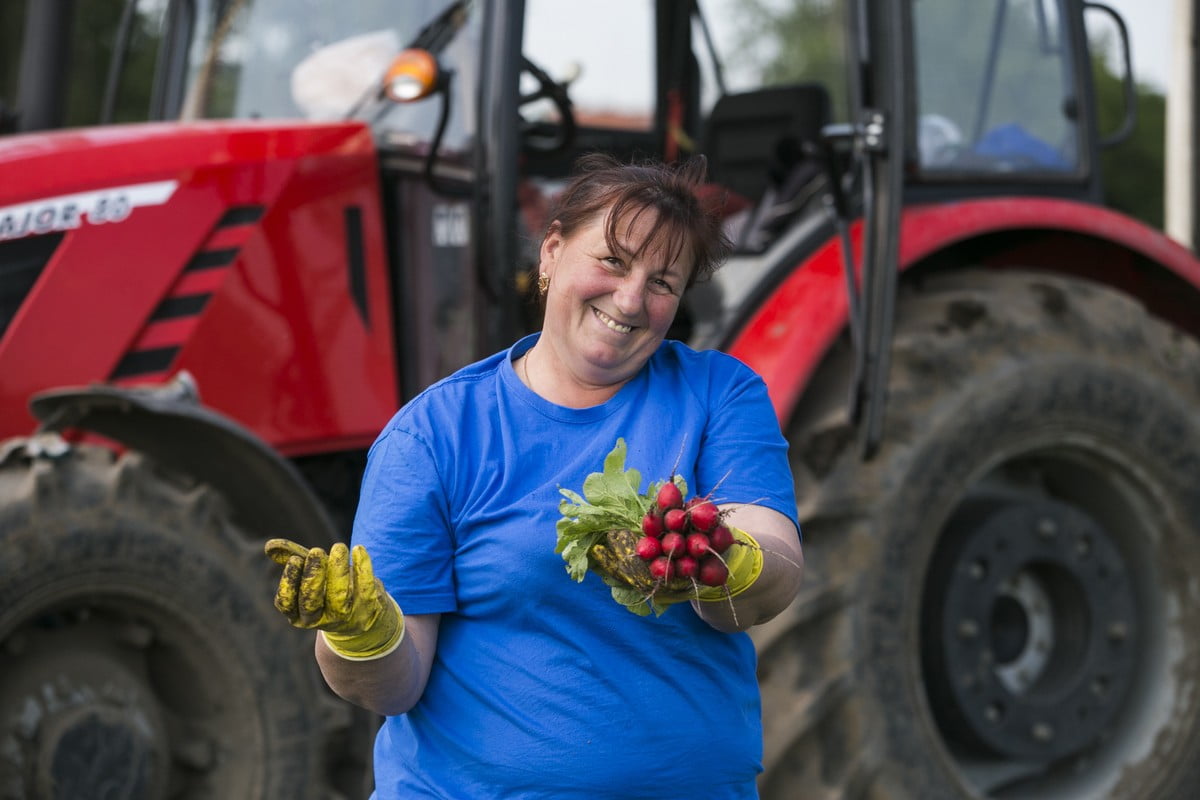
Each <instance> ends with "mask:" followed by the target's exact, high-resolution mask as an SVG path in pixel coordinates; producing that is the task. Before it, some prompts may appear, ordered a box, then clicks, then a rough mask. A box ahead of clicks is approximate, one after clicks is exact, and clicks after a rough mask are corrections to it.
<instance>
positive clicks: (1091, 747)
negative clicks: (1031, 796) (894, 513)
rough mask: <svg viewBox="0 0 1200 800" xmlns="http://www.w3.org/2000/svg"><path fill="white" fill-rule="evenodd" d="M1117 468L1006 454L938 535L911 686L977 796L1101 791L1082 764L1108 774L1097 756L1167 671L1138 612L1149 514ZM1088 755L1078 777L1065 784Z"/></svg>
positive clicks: (1143, 496)
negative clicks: (919, 678)
mask: <svg viewBox="0 0 1200 800" xmlns="http://www.w3.org/2000/svg"><path fill="white" fill-rule="evenodd" d="M1119 455H1120V454H1119V453H1117V454H1113V457H1112V458H1110V457H1109V456H1108V455H1107V454H1105V453H1102V452H1101V448H1099V446H1097V449H1090V448H1089V449H1087V450H1084V449H1078V448H1076V449H1071V450H1064V449H1061V448H1060V449H1056V450H1054V451H1041V452H1037V453H1033V454H1030V451H1026V454H1024V455H1020V456H1014V455H1012V454H1010V458H1009V459H1008V460H1007V461H1006V462H1005V463H1004V464H1003V465H1002V466H1000V467H997V468H995V469H993V470H992V471H991V472H990V473H989V474H988V475H986V476H985V477H984V478H983V479H982V480H981V481H979V482H977V483H976V484H975V488H974V489H973V490H972V491H971V492H970V493H969V494H968V495H966V496H965V497H964V499H963V501H962V503H961V504H960V505H959V506H958V508H957V509H956V510H955V512H954V513H953V514H952V515H951V517H950V520H949V522H948V523H947V524H946V525H945V526H944V528H943V530H942V533H941V536H940V538H939V542H938V545H937V551H936V554H935V557H934V559H933V560H932V561H931V564H930V570H929V572H928V573H927V575H926V578H925V584H924V592H923V604H922V623H921V661H922V674H923V680H924V688H925V692H926V697H927V699H928V702H929V707H930V709H931V711H932V718H933V721H934V723H935V724H936V728H937V731H938V733H939V735H940V737H941V740H942V744H943V745H944V747H945V749H946V752H947V753H948V754H949V756H950V758H951V760H952V761H953V763H954V764H955V766H956V767H957V771H958V772H959V775H960V776H961V777H962V779H963V780H964V781H965V783H966V784H967V785H969V786H970V787H971V788H972V789H973V790H975V791H977V792H980V793H985V794H991V795H994V796H1004V794H1005V792H1006V791H1030V790H1032V789H1037V790H1039V791H1043V792H1045V793H1046V795H1047V796H1048V797H1050V796H1062V797H1067V796H1072V794H1071V793H1072V792H1078V791H1080V790H1081V788H1082V786H1083V784H1084V783H1085V782H1089V781H1090V782H1091V785H1092V786H1097V785H1099V784H1100V783H1102V782H1104V781H1107V780H1110V779H1113V777H1114V776H1111V775H1102V774H1100V773H1101V772H1103V771H1102V770H1095V769H1094V767H1095V763H1096V762H1099V763H1109V764H1119V763H1121V761H1122V759H1119V758H1118V759H1111V758H1108V757H1107V756H1108V755H1109V754H1112V753H1114V752H1115V753H1120V752H1123V751H1128V750H1130V749H1131V748H1132V747H1133V745H1132V744H1131V743H1130V741H1129V740H1130V738H1131V736H1132V734H1131V732H1132V731H1135V730H1137V729H1139V728H1143V729H1144V726H1145V724H1146V722H1147V719H1148V716H1147V715H1149V714H1152V713H1157V712H1153V711H1151V710H1141V711H1139V710H1137V708H1136V707H1137V706H1139V704H1141V703H1143V702H1144V701H1145V700H1146V699H1147V698H1148V697H1149V696H1151V695H1153V694H1155V693H1156V692H1158V691H1161V690H1159V689H1155V688H1151V686H1150V685H1151V684H1153V682H1154V680H1155V678H1154V676H1155V675H1157V676H1158V677H1159V678H1160V679H1161V677H1162V676H1163V674H1164V673H1165V672H1166V670H1167V667H1166V663H1167V660H1168V659H1167V656H1166V654H1165V653H1164V651H1163V649H1162V647H1161V646H1160V645H1161V640H1162V638H1163V637H1162V623H1161V621H1157V620H1156V613H1157V612H1156V611H1155V609H1154V608H1153V601H1152V600H1151V598H1153V597H1156V596H1157V592H1156V589H1155V588H1154V584H1155V581H1156V568H1155V567H1154V552H1153V549H1154V545H1153V544H1152V542H1153V541H1154V539H1155V535H1154V533H1153V530H1152V528H1153V523H1151V522H1148V521H1146V520H1147V518H1150V517H1152V516H1153V515H1147V514H1142V513H1139V508H1142V509H1144V508H1145V507H1146V506H1147V504H1148V503H1149V501H1150V499H1151V497H1150V495H1151V492H1150V491H1149V490H1146V489H1144V488H1141V487H1142V486H1143V485H1144V484H1141V483H1140V482H1139V481H1137V480H1136V479H1134V477H1133V476H1132V474H1131V473H1130V472H1129V471H1128V470H1127V469H1122V468H1120V467H1118V466H1117V464H1118V463H1119V462H1118V461H1117V460H1116V459H1117V457H1118V456H1119ZM1031 475H1035V476H1037V478H1036V480H1033V481H1031V480H1030V476H1031ZM1097 487H1102V488H1097ZM1099 520H1104V521H1105V523H1106V524H1101V523H1100V522H1099ZM1160 619H1161V616H1159V617H1158V620H1160ZM1150 705H1153V704H1150ZM1101 751H1103V752H1104V753H1105V754H1106V756H1105V758H1103V759H1102V758H1100V757H1099V756H1098V754H1099V753H1100V752H1101ZM1089 758H1094V759H1095V761H1093V770H1092V772H1091V773H1090V777H1089V778H1086V779H1085V778H1080V777H1071V773H1073V772H1077V771H1078V770H1077V769H1076V768H1077V767H1078V766H1080V765H1082V764H1083V763H1084V762H1086V761H1087V760H1088V759H1089ZM1075 796H1078V795H1077V794H1076V795H1075Z"/></svg>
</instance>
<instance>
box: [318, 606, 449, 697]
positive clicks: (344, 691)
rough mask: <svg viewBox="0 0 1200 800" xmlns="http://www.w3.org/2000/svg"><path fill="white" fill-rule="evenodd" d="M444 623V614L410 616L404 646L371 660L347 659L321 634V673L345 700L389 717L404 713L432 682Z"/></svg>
mask: <svg viewBox="0 0 1200 800" xmlns="http://www.w3.org/2000/svg"><path fill="white" fill-rule="evenodd" d="M440 620H441V615H440V614H413V615H411V616H410V615H407V614H406V615H405V616H404V638H403V639H401V641H400V645H399V646H398V647H397V648H396V649H395V650H393V651H392V652H391V653H389V654H387V655H386V656H384V657H383V658H378V659H374V660H371V661H355V660H352V659H348V658H343V657H342V656H340V655H338V654H337V653H335V652H334V651H333V650H331V649H330V648H329V646H328V645H327V644H326V643H325V637H324V636H320V635H318V636H317V642H316V656H317V664H318V666H319V667H320V668H321V674H322V675H323V676H324V677H325V681H326V683H328V684H329V688H330V689H332V690H333V691H334V694H336V695H337V696H338V697H341V698H342V699H343V700H346V701H348V702H350V703H353V704H354V705H356V706H361V707H362V708H365V709H367V710H368V711H372V712H374V713H376V714H379V715H381V716H385V717H390V716H395V715H397V714H403V713H404V712H406V711H408V710H409V709H411V708H412V707H413V706H414V705H416V704H417V701H418V700H419V699H421V695H422V694H423V693H424V691H425V684H426V683H428V682H429V670H430V668H431V667H432V666H433V655H434V652H435V651H436V650H437V635H438V623H439V622H440Z"/></svg>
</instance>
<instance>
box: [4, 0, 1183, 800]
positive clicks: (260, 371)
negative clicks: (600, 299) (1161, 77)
mask: <svg viewBox="0 0 1200 800" xmlns="http://www.w3.org/2000/svg"><path fill="white" fill-rule="evenodd" d="M105 5H106V4H99V3H88V4H74V3H71V2H63V1H61V0H60V2H55V3H46V2H33V0H30V1H29V2H27V3H25V4H21V3H16V4H7V5H6V7H5V10H4V13H5V14H8V15H10V16H9V17H8V18H6V19H5V23H6V24H5V25H3V26H0V28H3V30H4V31H5V34H4V35H5V36H6V37H12V36H14V35H15V33H14V32H23V35H24V42H25V45H24V48H23V49H20V48H18V49H16V50H14V49H12V48H6V52H8V53H10V54H11V53H15V52H20V53H21V55H20V59H19V65H20V68H21V71H20V74H19V80H8V79H7V77H6V76H7V74H10V73H6V74H0V94H4V97H3V98H2V99H3V105H2V107H0V111H2V113H0V125H5V126H7V129H8V131H9V132H10V133H12V135H8V136H5V137H4V138H0V440H3V443H2V444H0V553H2V554H3V555H2V556H0V674H3V676H4V680H3V682H2V684H0V797H5V798H7V797H68V796H79V794H80V793H81V792H86V791H96V792H98V791H100V790H99V789H96V788H95V787H101V786H102V787H105V789H104V791H105V792H108V793H109V794H113V795H119V796H123V797H146V798H149V797H187V798H190V797H236V798H250V797H262V798H289V799H290V798H317V797H326V796H330V795H331V794H333V793H341V794H342V795H344V796H349V797H359V796H362V795H364V794H365V793H366V791H367V790H368V788H369V783H370V775H369V769H368V761H369V753H370V738H371V736H372V734H373V731H374V727H375V724H376V722H377V721H376V720H375V719H373V718H371V717H370V716H369V715H366V714H364V713H362V712H359V711H357V710H355V709H353V708H352V707H350V706H348V705H346V704H345V703H342V702H341V701H339V700H337V699H336V698H334V697H333V696H332V695H331V694H330V693H329V692H328V690H327V689H326V688H325V687H324V685H323V684H322V682H321V680H320V677H319V675H318V673H317V672H316V670H315V665H314V663H313V659H312V656H311V641H310V639H309V638H308V637H307V636H305V635H303V634H301V633H300V632H297V631H294V630H291V629H289V628H288V626H286V625H285V624H282V622H281V620H280V619H279V618H278V616H277V613H276V612H275V611H274V609H273V608H272V607H271V596H272V591H273V589H272V578H273V569H272V565H271V564H270V562H269V561H267V559H265V558H264V557H263V556H262V549H261V547H262V542H263V541H264V540H265V539H267V538H269V537H272V536H278V535H285V536H288V537H290V538H293V539H296V540H299V541H302V542H305V543H307V544H312V545H318V544H326V545H327V544H329V543H331V542H333V541H336V540H338V539H344V538H345V537H346V536H347V533H348V529H349V527H348V526H349V520H350V519H351V517H352V515H353V512H354V508H355V503H356V495H357V489H358V481H359V477H360V474H361V469H362V466H363V462H364V453H365V448H366V447H367V446H368V445H369V444H370V442H371V441H372V440H373V438H374V436H375V435H376V433H377V431H378V430H379V429H380V427H381V426H382V425H383V424H384V422H385V421H386V420H387V418H388V417H389V416H390V415H391V413H392V412H393V411H394V410H395V409H396V408H397V406H398V405H399V404H401V403H403V402H404V401H405V400H406V399H407V398H410V397H412V396H413V395H414V394H416V393H417V392H419V391H420V390H421V389H422V388H423V387H425V386H427V385H429V384H430V383H431V382H432V381H434V380H436V379H438V378H440V377H441V376H444V375H446V374H447V373H449V372H450V371H451V370H453V369H455V368H457V367H459V366H461V365H464V364H466V363H469V362H471V361H473V360H475V359H477V358H480V357H482V356H484V355H486V354H489V353H492V352H495V351H496V350H499V349H501V348H502V347H504V346H505V345H507V344H508V343H509V342H511V341H512V340H513V339H514V338H515V337H517V336H518V335H520V334H522V333H523V332H526V331H528V330H530V329H532V328H533V327H535V326H536V324H537V319H536V313H535V311H534V309H535V306H534V305H533V304H531V303H530V301H529V293H528V291H527V285H526V284H527V278H526V277H525V276H526V275H527V273H528V269H529V267H531V266H532V265H533V261H532V253H533V250H532V249H531V244H530V243H531V242H536V238H537V235H538V233H539V231H540V226H541V225H542V224H544V222H545V221H546V220H545V219H544V208H545V201H546V199H547V198H549V197H551V196H552V195H553V192H554V191H555V188H556V187H557V186H558V185H559V184H560V182H561V181H562V179H563V177H564V176H565V175H566V174H567V173H568V171H569V169H570V166H571V164H572V163H573V160H574V158H575V157H576V156H577V155H578V154H580V153H583V152H586V151H592V150H605V151H608V152H611V153H614V154H616V155H618V156H621V157H624V158H635V157H639V156H655V157H660V158H665V159H673V158H677V157H679V156H681V155H683V154H686V153H692V152H699V153H704V154H705V155H706V156H707V158H708V162H709V167H710V176H711V180H712V187H711V188H712V190H713V191H714V192H717V193H719V194H720V196H722V197H724V198H725V210H726V212H727V218H726V222H727V225H728V229H729V232H730V235H731V237H732V238H734V240H735V241H736V243H737V252H736V254H735V255H734V257H733V258H732V259H731V260H730V262H729V263H728V265H727V266H726V267H724V268H723V269H722V270H721V271H720V272H719V273H718V275H717V277H716V278H715V279H714V280H713V281H711V282H709V283H706V284H703V285H701V286H697V287H696V288H695V290H694V291H693V292H691V294H690V296H689V297H688V299H687V305H686V309H685V310H684V312H683V313H682V314H681V319H680V320H679V323H678V325H677V329H676V330H675V331H674V332H673V335H674V336H676V337H678V338H683V339H686V340H688V341H689V342H691V343H693V344H694V345H695V346H697V347H714V348H721V349H725V350H728V351H729V352H731V353H733V354H734V355H736V356H738V357H739V358H741V359H743V360H744V361H746V362H747V363H748V364H750V365H751V366H753V367H754V368H755V369H756V370H757V371H758V372H759V373H760V374H762V375H763V377H764V378H765V380H766V381H767V384H768V386H769V388H770V392H771V396H772V398H773V401H774V403H775V407H776V409H777V411H778V414H779V419H780V421H781V423H782V424H783V426H784V428H785V430H786V432H787V434H788V436H789V440H790V442H791V444H792V458H793V469H794V473H795V476H796V480H797V495H798V497H799V498H800V515H801V521H802V526H803V533H804V543H805V555H806V560H807V562H808V569H807V571H806V573H807V574H806V584H805V589H804V591H803V592H802V595H801V597H800V598H799V599H798V600H797V601H796V603H795V604H794V605H793V606H792V607H791V608H790V609H789V611H787V612H786V613H785V614H783V615H781V616H780V617H778V618H776V619H775V620H773V621H771V622H770V623H768V624H766V625H763V626H761V627H760V628H758V629H756V631H755V633H754V636H755V641H756V643H757V646H758V650H759V656H760V666H759V675H760V683H761V687H762V692H763V708H764V725H765V753H764V772H763V775H762V778H761V784H760V787H761V791H762V795H763V796H764V797H769V798H787V799H789V800H790V798H796V797H825V796H829V797H889V798H912V799H913V800H916V799H917V798H919V799H920V800H930V799H931V798H977V797H995V798H1002V797H1038V798H1060V799H1062V800H1066V799H1067V798H1071V799H1074V798H1118V797H1119V798H1127V797H1128V798H1132V797H1137V798H1183V797H1192V796H1194V792H1195V791H1196V788H1197V787H1198V786H1200V758H1198V756H1200V589H1198V588H1197V578H1196V575H1197V574H1200V479H1198V478H1200V344H1198V340H1200V311H1198V310H1200V261H1198V260H1197V259H1196V257H1195V256H1194V255H1193V253H1192V252H1190V251H1189V250H1188V249H1187V248H1186V247H1184V246H1182V245H1181V244H1179V243H1178V242H1176V241H1174V240H1172V239H1171V238H1168V237H1167V236H1166V235H1164V234H1163V233H1161V232H1159V231H1157V230H1155V229H1153V228H1151V227H1149V226H1147V225H1146V224H1143V223H1141V222H1138V221H1136V220H1134V219H1133V218H1131V217H1130V216H1127V215H1124V214H1122V213H1119V212H1117V211H1114V210H1112V209H1110V208H1106V207H1105V205H1104V204H1103V202H1102V198H1103V196H1104V195H1103V193H1102V188H1103V185H1102V175H1101V174H1100V169H1099V165H1100V162H1101V153H1102V151H1103V149H1104V148H1105V147H1106V146H1108V145H1109V144H1111V142H1112V141H1113V140H1115V139H1117V138H1120V136H1121V135H1123V134H1124V133H1126V132H1127V131H1128V129H1130V127H1131V126H1132V125H1133V121H1134V114H1133V111H1134V106H1133V105H1132V104H1129V105H1128V111H1129V115H1128V119H1127V120H1126V123H1127V124H1123V125H1121V126H1120V129H1117V130H1112V131H1104V130H1102V129H1101V125H1100V123H1099V122H1098V119H1099V111H1098V92H1097V89H1096V84H1097V80H1096V72H1097V69H1098V64H1099V63H1100V62H1101V61H1103V59H1102V58H1101V57H1100V56H1099V54H1098V53H1097V52H1096V51H1095V50H1094V49H1092V47H1091V46H1090V45H1089V42H1088V39H1087V35H1086V29H1085V18H1087V17H1092V16H1098V17H1100V18H1104V19H1109V20H1115V23H1116V25H1115V27H1114V30H1116V31H1118V33H1119V34H1120V33H1121V32H1122V31H1123V26H1122V25H1121V24H1120V18H1119V17H1117V16H1116V14H1115V13H1114V12H1112V11H1111V9H1108V8H1106V7H1103V6H1099V5H1096V4H1093V3H1087V2H1083V1H1082V0H987V2H983V3H964V2H953V1H952V0H880V2H870V3H860V2H851V1H850V0H832V1H830V0H822V2H815V0H814V1H813V2H805V3H799V4H797V6H798V7H801V10H802V11H803V12H804V13H805V15H806V16H805V17H804V19H805V25H806V27H805V29H804V30H805V31H806V32H807V34H808V35H806V36H803V37H801V38H799V39H797V40H795V41H792V40H786V41H781V40H779V39H773V40H772V39H769V38H767V39H760V41H766V42H773V44H771V45H767V44H764V45H762V48H763V50H764V51H771V52H772V53H774V55H775V56H777V57H778V58H777V59H776V61H774V62H772V63H774V64H776V65H778V64H783V63H793V64H794V65H795V64H799V65H800V66H798V67H796V66H794V67H793V68H791V69H778V70H776V71H774V72H767V71H764V70H756V69H754V68H753V66H754V63H755V61H754V59H753V58H750V56H752V55H755V54H754V53H752V52H750V51H751V50H753V49H754V48H752V47H750V45H749V44H747V41H741V42H740V43H739V41H738V40H737V39H736V38H734V39H732V40H731V39H730V37H729V36H728V33H729V32H730V31H731V30H735V29H736V26H734V23H733V20H735V19H737V18H738V14H739V13H740V12H741V11H742V10H743V9H742V8H741V6H739V5H738V4H735V3H729V2H716V0H612V1H611V2H607V3H603V4H591V3H588V4H584V3H579V4H575V3H571V4H566V3H557V2H550V1H549V0H527V1H526V2H521V0H476V1H475V2H468V1H466V0H460V1H459V2H453V1H452V0H404V1H403V2H400V1H399V0H398V1H397V2H394V3H384V2H379V1H378V0H374V2H371V1H369V0H346V2H342V3H336V4H335V3H316V2H312V3H308V2H305V3H297V2H295V1H294V0H286V1H285V0H187V1H186V2H185V1H184V0H162V2H140V3H139V2H135V0H130V2H127V3H124V4H116V3H113V4H107V6H108V7H110V10H111V11H112V12H113V13H111V14H110V15H109V17H107V18H105V19H104V20H100V21H97V19H96V18H95V14H96V13H97V12H96V9H97V8H101V7H104V6H105ZM776 5H778V4H776ZM759 8H762V6H759ZM14 9H16V15H17V17H18V18H17V19H13V18H12V17H11V15H12V14H13V13H14ZM85 13H88V14H92V15H93V16H92V17H86V18H85V17H84V14H85ZM81 31H82V32H84V33H86V34H87V35H86V36H84V34H83V33H81ZM771 33H772V31H771V29H770V28H769V26H768V27H766V28H764V29H763V30H760V31H759V34H760V36H766V37H769V36H770V34H771ZM81 37H82V38H83V39H86V40H87V41H88V42H91V45H92V47H91V49H90V50H86V48H81V47H80V46H79V42H78V41H76V40H81ZM97 42H99V43H100V45H97ZM731 42H732V44H731ZM1116 43H1117V44H1118V45H1121V44H1124V43H1125V39H1124V37H1123V35H1118V37H1117V40H1116ZM101 45H102V46H101ZM772 47H774V49H773V50H772ZM85 50H86V52H85ZM1118 52H1121V50H1120V48H1118ZM1125 52H1126V54H1127V49H1126V50H1125ZM68 54H70V55H72V56H75V57H76V61H74V62H72V61H70V60H69V59H68V58H67V55H68ZM797 54H798V55H802V56H804V57H803V58H798V59H793V60H792V61H790V62H789V61H788V59H787V58H786V57H787V56H789V55H797ZM89 58H90V59H91V60H88V59H89ZM0 59H9V61H10V62H12V65H15V64H16V63H17V62H16V58H15V56H11V55H8V56H0ZM565 62H573V64H574V66H573V67H572V68H571V69H570V70H560V66H561V65H562V64H563V63H565ZM5 63H7V62H5ZM1125 66H1128V58H1127V57H1126V59H1125ZM1124 74H1125V75H1126V78H1125V79H1126V84H1125V85H1126V88H1127V90H1128V91H1127V92H1126V97H1127V98H1130V99H1131V98H1133V97H1134V93H1133V90H1132V89H1133V80H1132V76H1131V75H1130V74H1128V73H1124ZM564 76H565V77H564ZM68 84H69V86H70V87H73V88H72V90H71V91H66V90H65V89H64V88H63V87H64V85H68ZM5 93H7V94H5ZM72 98H74V99H72ZM81 122H89V123H95V124H92V125H89V126H85V127H78V126H79V125H80V124H81ZM49 128H62V129H61V130H54V131H50V130H46V129H49ZM547 541H548V546H552V542H553V536H551V538H550V539H548V540H547ZM80 787H87V788H80ZM106 796H108V795H107V794H106Z"/></svg>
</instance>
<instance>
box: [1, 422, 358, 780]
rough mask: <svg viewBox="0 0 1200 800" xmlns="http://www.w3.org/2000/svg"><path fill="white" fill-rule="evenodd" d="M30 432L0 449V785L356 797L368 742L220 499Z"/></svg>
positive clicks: (131, 461)
mask: <svg viewBox="0 0 1200 800" xmlns="http://www.w3.org/2000/svg"><path fill="white" fill-rule="evenodd" d="M46 441H47V439H45V438H43V437H37V438H36V439H33V440H25V441H21V440H16V441H13V442H9V443H7V444H6V445H5V447H4V449H3V452H2V453H0V675H3V676H4V677H3V681H2V682H0V798H3V800H8V799H9V798H25V797H40V798H68V797H83V796H88V797H123V798H147V799H149V798H159V797H179V798H202V797H203V798H208V797H229V798H234V797H237V798H252V797H262V798H284V797H286V798H318V797H320V798H324V797H328V796H331V795H333V790H334V789H335V788H336V789H337V790H338V791H340V792H343V794H342V795H340V796H348V797H361V796H363V795H364V794H365V791H364V790H365V788H366V787H367V786H369V784H368V783H367V780H368V779H369V776H364V771H363V770H362V769H361V767H362V766H363V763H364V762H365V761H366V760H367V759H368V758H369V753H368V749H369V746H370V745H369V742H365V741H363V740H362V738H361V737H357V738H356V735H355V730H356V728H355V723H354V719H355V716H354V714H353V713H352V712H351V711H350V710H349V708H348V707H346V706H345V705H344V704H341V703H340V701H336V702H335V700H334V699H333V697H332V695H330V694H329V693H328V690H327V689H326V688H325V687H324V686H323V685H322V683H321V681H320V676H319V673H317V672H316V669H315V660H314V658H313V653H312V644H313V643H312V638H311V635H310V634H305V633H303V632H301V631H297V630H294V629H292V628H290V627H289V626H288V625H287V623H286V622H285V621H284V620H283V619H282V618H281V617H280V616H279V614H278V612H276V611H275V610H274V608H273V607H272V602H271V601H272V597H273V585H274V582H276V581H278V576H277V575H272V574H271V573H272V572H273V571H274V570H273V569H272V568H273V566H274V565H272V564H271V563H270V562H269V561H268V560H267V559H266V558H265V557H264V556H263V555H262V550H261V546H260V545H258V544H256V543H254V542H252V541H250V540H248V539H247V538H245V537H244V536H243V535H241V534H240V533H239V532H238V531H237V530H236V529H235V528H234V527H233V526H232V524H231V523H230V521H229V518H228V514H227V510H226V508H225V505H224V503H223V502H222V501H221V500H220V498H219V497H217V496H216V495H215V494H214V493H212V492H211V491H210V490H208V489H206V488H204V487H201V486H191V485H187V484H184V483H182V482H180V481H178V480H177V479H175V478H174V477H172V476H168V475H165V474H162V473H160V472H159V471H157V470H156V469H155V468H154V467H153V466H152V465H151V464H150V463H149V462H148V461H146V460H144V459H143V458H141V457H139V456H138V455H136V454H127V455H125V456H123V457H121V458H119V459H115V458H114V457H113V456H112V455H111V453H110V452H109V451H108V450H105V449H102V448H97V447H91V446H78V447H68V446H67V445H66V444H65V443H63V442H62V440H60V439H53V440H50V441H51V444H50V446H49V447H47V446H45V442H46ZM360 727H361V726H360ZM339 739H345V740H347V741H349V742H353V743H354V745H356V746H358V747H360V748H362V749H361V750H359V751H358V752H357V753H355V754H353V755H352V756H351V757H356V758H357V759H358V760H359V767H360V769H359V770H358V771H357V774H356V775H355V774H351V775H349V776H346V775H339V774H338V771H339V770H340V769H341V768H342V767H343V766H344V765H345V760H344V758H343V755H342V753H341V748H342V747H343V746H344V745H342V744H339V743H338V741H337V740H339ZM354 781H357V784H358V786H357V789H358V790H357V791H353V789H352V787H350V786H349V784H352V783H353V782H354Z"/></svg>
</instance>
